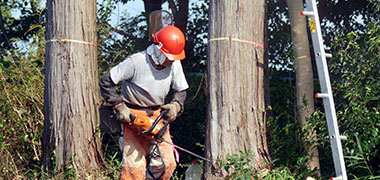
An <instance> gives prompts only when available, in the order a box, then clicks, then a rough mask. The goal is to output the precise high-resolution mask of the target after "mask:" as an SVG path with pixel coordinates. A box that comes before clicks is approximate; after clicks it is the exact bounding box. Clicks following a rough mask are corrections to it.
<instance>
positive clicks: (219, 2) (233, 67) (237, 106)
mask: <svg viewBox="0 0 380 180" xmlns="http://www.w3.org/2000/svg"><path fill="white" fill-rule="evenodd" d="M265 13H266V4H265V0H257V1H250V0H240V1H229V0H211V1H210V22H209V37H210V41H209V47H208V48H209V49H208V63H207V70H208V72H207V73H208V105H207V128H206V143H205V148H206V152H205V154H206V157H207V158H209V159H211V160H212V161H213V163H208V162H206V166H205V174H204V177H205V178H206V179H221V178H222V177H223V176H225V175H226V172H223V171H222V170H221V167H219V163H220V161H221V160H223V159H224V158H225V157H226V155H227V154H239V151H243V152H247V151H251V152H252V154H253V155H254V157H253V158H252V161H253V162H252V164H251V167H252V168H253V169H255V170H260V169H262V168H264V166H266V165H267V164H266V162H269V161H270V159H269V155H268V147H267V138H266V126H265V125H266V106H267V104H266V100H265V97H266V93H267V91H265V87H264V86H265V83H268V82H266V81H264V80H265V79H266V78H265V74H264V73H265V69H266V66H267V64H266V62H267V61H266V60H265V58H266V49H265V46H263V44H265V43H266V40H265V34H266V33H265V31H266V25H265V23H266V20H265Z"/></svg>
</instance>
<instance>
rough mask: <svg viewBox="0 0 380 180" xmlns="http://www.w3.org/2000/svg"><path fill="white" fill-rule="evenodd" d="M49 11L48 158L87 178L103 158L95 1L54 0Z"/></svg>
mask: <svg viewBox="0 0 380 180" xmlns="http://www.w3.org/2000/svg"><path fill="white" fill-rule="evenodd" d="M47 10H48V11H47V13H48V14H47V17H48V18H47V19H48V21H47V35H46V38H47V39H48V41H47V44H46V73H45V76H46V78H45V122H44V126H45V127H44V137H43V152H44V155H43V160H44V164H45V166H46V167H49V168H51V166H52V163H53V162H55V165H56V170H57V171H58V172H62V171H67V170H69V169H75V171H76V172H77V173H78V174H79V175H82V176H83V175H86V174H88V173H91V172H90V170H97V169H99V168H100V167H102V159H103V155H102V151H101V144H100V139H99V136H98V134H97V130H96V127H97V122H98V119H99V118H98V112H97V109H98V108H97V107H98V105H99V88H98V83H97V82H98V69H97V63H96V62H97V61H96V59H97V58H96V54H97V53H96V50H97V49H96V45H95V44H94V43H96V39H97V38H96V3H95V1H92V0H86V1H76V0H70V1H52V0H49V1H47ZM63 39H68V40H67V41H62V40H63Z"/></svg>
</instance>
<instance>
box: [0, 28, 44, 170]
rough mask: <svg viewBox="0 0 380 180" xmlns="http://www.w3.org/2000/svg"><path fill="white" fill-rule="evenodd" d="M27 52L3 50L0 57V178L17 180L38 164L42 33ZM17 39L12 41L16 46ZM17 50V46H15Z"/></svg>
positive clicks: (40, 31)
mask: <svg viewBox="0 0 380 180" xmlns="http://www.w3.org/2000/svg"><path fill="white" fill-rule="evenodd" d="M35 30H36V31H37V33H35V34H34V35H33V38H34V40H33V41H32V42H33V43H25V46H28V48H30V51H23V49H21V50H18V49H11V50H4V53H5V54H3V56H2V57H0V89H1V90H0V108H1V113H0V157H2V158H0V174H1V175H2V176H4V178H11V177H16V176H17V175H21V174H23V173H27V174H28V173H30V171H26V172H23V171H25V170H28V169H35V168H36V167H35V166H34V165H35V164H37V163H38V162H39V161H40V160H41V137H42V125H43V94H44V93H43V88H41V87H43V83H44V72H43V70H42V69H43V66H44V56H45V51H44V48H43V49H40V51H34V50H35V49H39V48H41V47H44V38H43V37H44V30H43V29H41V28H36V29H35ZM18 41H19V39H18V38H12V39H11V41H10V42H11V43H12V44H16V43H17V42H18ZM15 46H16V45H15Z"/></svg>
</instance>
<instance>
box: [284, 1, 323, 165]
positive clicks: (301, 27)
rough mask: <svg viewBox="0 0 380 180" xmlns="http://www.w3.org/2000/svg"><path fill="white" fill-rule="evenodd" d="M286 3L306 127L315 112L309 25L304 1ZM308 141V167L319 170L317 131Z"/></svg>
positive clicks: (299, 115)
mask: <svg viewBox="0 0 380 180" xmlns="http://www.w3.org/2000/svg"><path fill="white" fill-rule="evenodd" d="M286 2H287V5H288V9H289V17H290V22H291V27H292V28H291V31H292V42H293V51H294V56H295V70H296V89H297V93H296V97H297V118H298V120H299V121H300V122H301V125H302V126H303V127H304V126H305V125H306V123H307V118H308V117H310V116H311V114H312V113H313V112H314V83H313V69H312V65H311V58H310V50H309V39H308V35H307V29H306V25H307V23H306V19H305V17H303V16H301V14H300V12H301V11H303V10H304V6H303V5H304V4H303V1H302V0H287V1H286ZM306 140H307V141H310V142H312V144H311V146H310V147H306V148H307V149H306V151H307V153H308V155H309V158H310V160H309V162H308V167H309V168H310V169H314V168H316V169H318V170H319V169H320V164H319V153H318V148H317V143H316V142H315V141H316V132H315V130H313V129H310V128H309V129H308V137H307V138H306ZM305 144H306V143H305Z"/></svg>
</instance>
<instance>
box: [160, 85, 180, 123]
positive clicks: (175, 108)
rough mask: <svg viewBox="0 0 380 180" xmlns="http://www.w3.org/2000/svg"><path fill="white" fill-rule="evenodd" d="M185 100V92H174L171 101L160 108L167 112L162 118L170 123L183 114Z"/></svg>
mask: <svg viewBox="0 0 380 180" xmlns="http://www.w3.org/2000/svg"><path fill="white" fill-rule="evenodd" d="M185 99H186V91H185V90H183V91H177V92H174V97H173V100H172V101H171V102H170V103H169V104H165V105H163V106H161V108H162V109H163V110H167V113H166V114H165V116H164V117H165V118H166V119H168V120H170V121H174V120H175V119H176V118H177V116H179V115H181V114H182V113H183V110H184V108H183V107H184V103H185Z"/></svg>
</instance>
